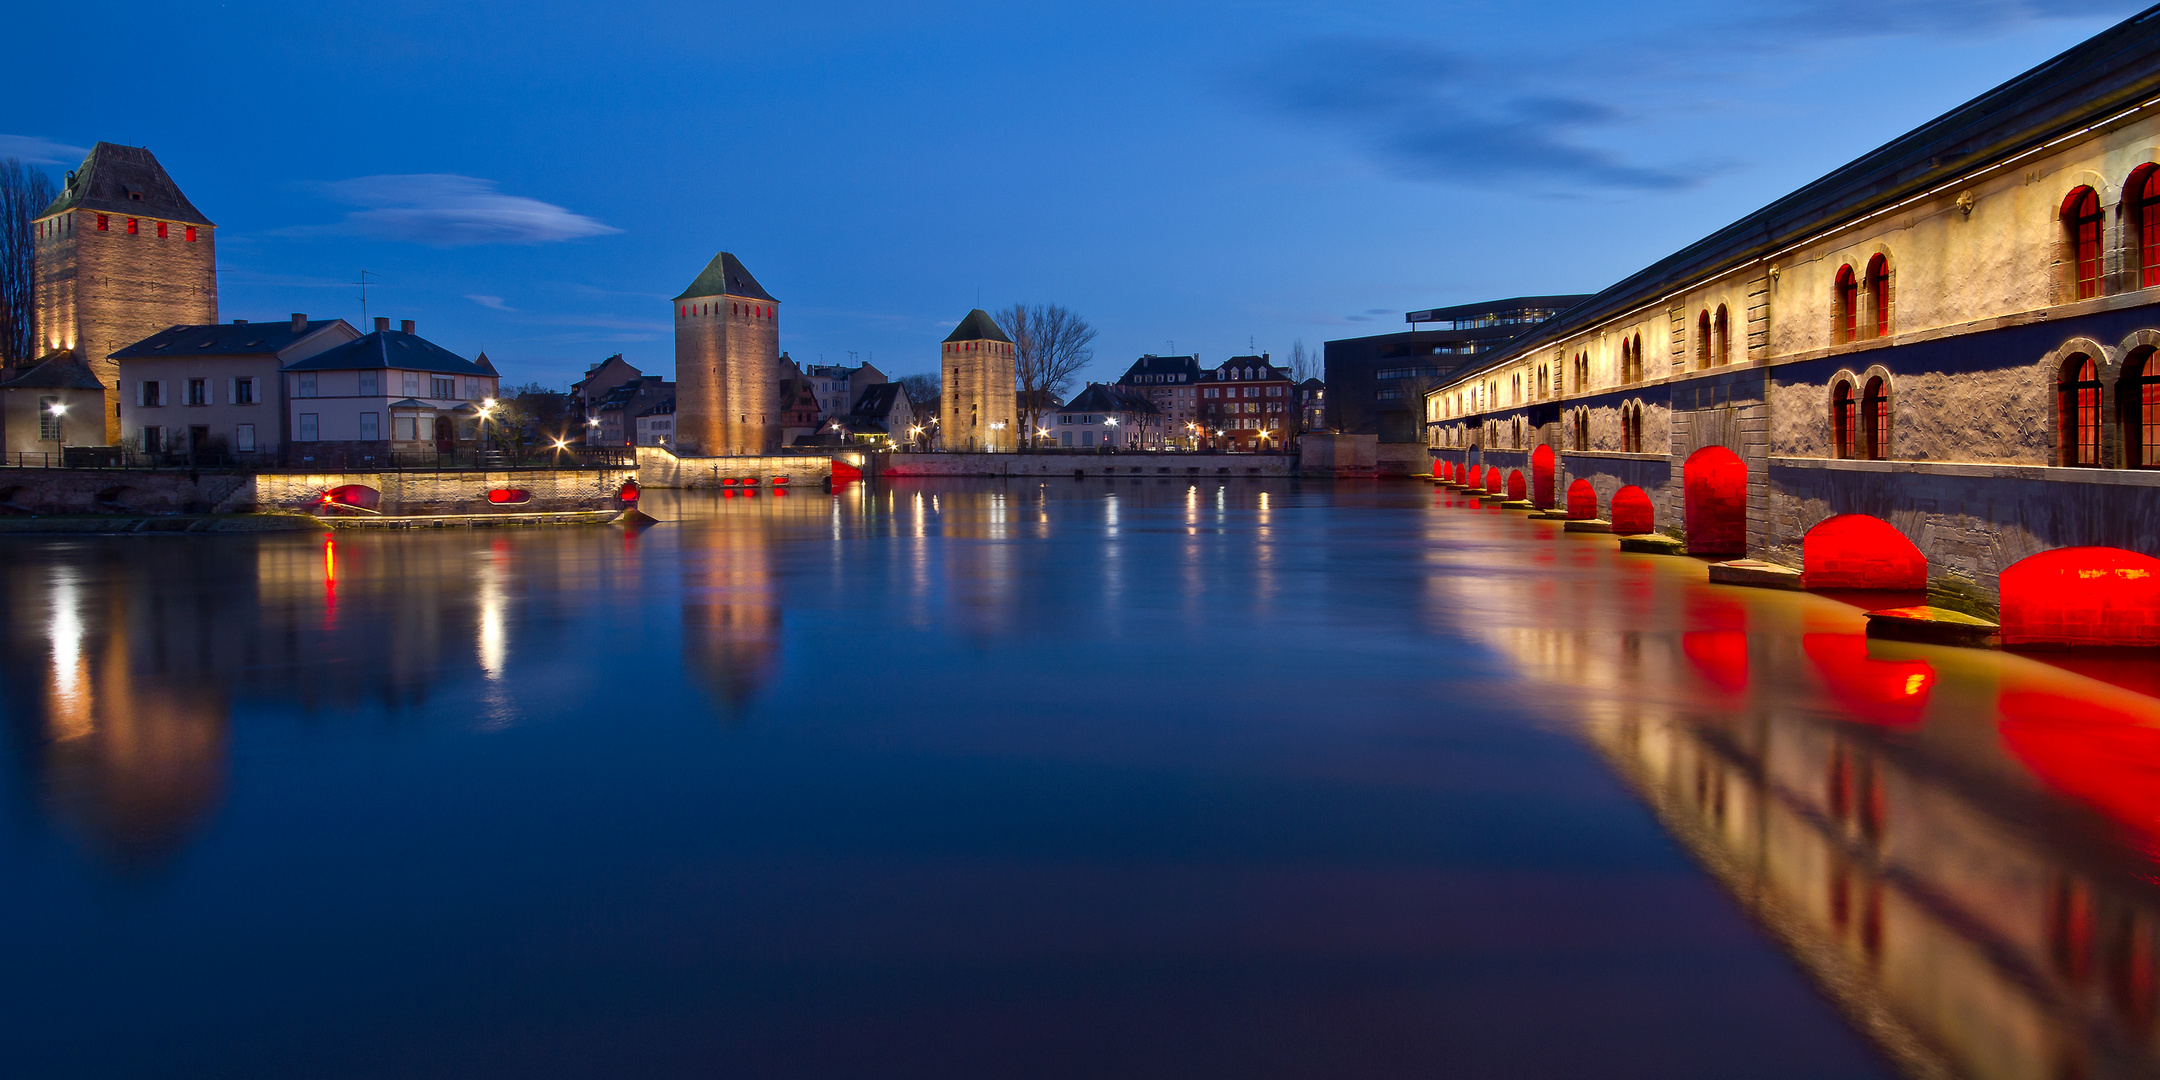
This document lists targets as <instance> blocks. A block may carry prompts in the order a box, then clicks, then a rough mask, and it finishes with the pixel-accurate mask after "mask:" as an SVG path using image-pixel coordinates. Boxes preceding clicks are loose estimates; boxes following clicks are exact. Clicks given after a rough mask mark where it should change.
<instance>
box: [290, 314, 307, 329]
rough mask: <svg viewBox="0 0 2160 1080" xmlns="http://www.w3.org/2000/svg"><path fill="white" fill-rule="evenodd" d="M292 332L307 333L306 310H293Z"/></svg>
mask: <svg viewBox="0 0 2160 1080" xmlns="http://www.w3.org/2000/svg"><path fill="white" fill-rule="evenodd" d="M292 332H293V333H295V334H305V333H307V312H305V311H295V312H293V313H292Z"/></svg>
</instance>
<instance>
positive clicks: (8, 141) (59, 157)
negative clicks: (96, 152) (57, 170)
mask: <svg viewBox="0 0 2160 1080" xmlns="http://www.w3.org/2000/svg"><path fill="white" fill-rule="evenodd" d="M89 153H90V148H89V147H87V146H69V145H68V144H66V143H57V142H54V141H52V140H51V139H47V138H42V137H40V136H36V135H0V158H16V159H18V160H20V161H22V162H23V163H24V164H26V165H79V164H81V163H82V159H83V158H84V157H87V156H88V155H89Z"/></svg>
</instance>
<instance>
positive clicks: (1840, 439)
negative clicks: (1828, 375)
mask: <svg viewBox="0 0 2160 1080" xmlns="http://www.w3.org/2000/svg"><path fill="white" fill-rule="evenodd" d="M1858 420H1859V413H1858V412H1857V410H1856V409H1855V407H1854V404H1853V393H1852V384H1851V383H1849V382H1846V381H1844V380H1842V379H1840V380H1839V381H1838V384H1837V386H1836V387H1835V388H1833V389H1832V390H1831V391H1830V437H1831V441H1832V443H1833V445H1834V446H1835V448H1836V449H1835V451H1834V452H1835V453H1836V455H1837V456H1838V457H1841V458H1849V457H1852V456H1854V455H1853V434H1854V431H1855V430H1856V429H1857V428H1858V426H1859V424H1858Z"/></svg>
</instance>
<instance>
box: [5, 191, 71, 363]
mask: <svg viewBox="0 0 2160 1080" xmlns="http://www.w3.org/2000/svg"><path fill="white" fill-rule="evenodd" d="M55 194H57V193H56V191H55V190H54V188H53V182H52V180H51V179H50V178H49V177H47V176H46V175H45V173H44V172H43V171H42V170H40V169H38V168H37V167H36V166H34V165H25V164H23V163H22V162H21V161H18V160H16V159H15V158H8V159H7V160H5V161H0V363H5V364H6V365H7V366H9V367H17V366H20V365H23V364H27V363H29V362H30V361H32V360H35V359H37V355H38V347H37V337H36V335H37V327H36V325H35V324H36V321H37V278H36V273H37V271H36V267H35V266H34V261H35V259H34V256H35V254H36V250H37V240H36V237H34V236H32V235H31V232H30V222H31V220H32V219H34V218H36V217H37V215H38V214H39V212H41V211H43V210H44V209H45V208H46V207H47V206H50V205H52V201H53V196H54V195H55Z"/></svg>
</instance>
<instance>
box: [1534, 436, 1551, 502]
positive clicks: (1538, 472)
mask: <svg viewBox="0 0 2160 1080" xmlns="http://www.w3.org/2000/svg"><path fill="white" fill-rule="evenodd" d="M1530 489H1531V496H1530V501H1531V502H1533V503H1536V504H1537V508H1538V509H1540V510H1550V509H1552V508H1553V452H1552V447H1550V446H1545V445H1542V444H1540V445H1539V446H1538V448H1537V449H1535V450H1532V451H1531V452H1530Z"/></svg>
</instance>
